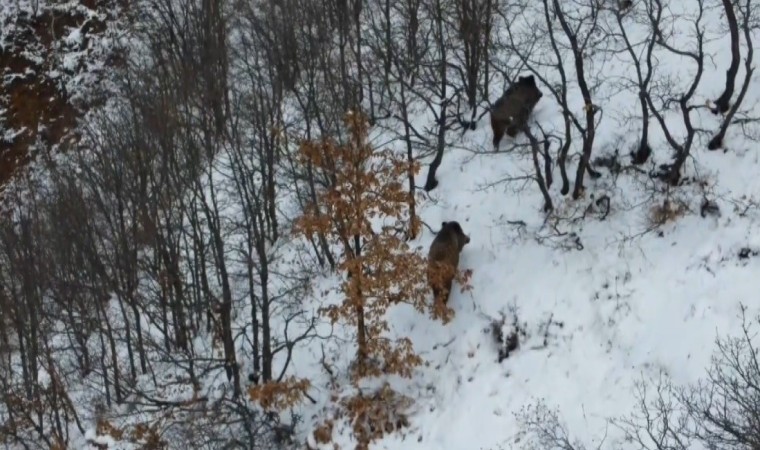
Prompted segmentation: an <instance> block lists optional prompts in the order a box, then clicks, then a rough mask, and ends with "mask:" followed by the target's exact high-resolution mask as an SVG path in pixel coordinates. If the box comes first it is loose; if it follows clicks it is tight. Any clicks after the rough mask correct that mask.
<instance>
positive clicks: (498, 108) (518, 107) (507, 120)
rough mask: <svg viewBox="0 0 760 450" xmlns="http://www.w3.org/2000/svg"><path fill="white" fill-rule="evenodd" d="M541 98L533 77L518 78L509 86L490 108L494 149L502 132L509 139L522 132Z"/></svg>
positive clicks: (541, 95)
mask: <svg viewBox="0 0 760 450" xmlns="http://www.w3.org/2000/svg"><path fill="white" fill-rule="evenodd" d="M543 96H544V94H543V93H542V92H541V91H540V90H539V89H538V86H536V79H535V78H534V77H533V75H528V76H527V77H520V78H519V79H518V80H517V82H515V83H513V84H512V85H511V86H509V89H507V90H506V92H504V95H502V96H501V97H499V99H498V100H496V103H494V104H493V106H492V107H491V129H492V130H493V145H494V148H498V147H499V142H501V138H502V137H503V136H504V132H506V133H507V135H508V136H509V137H515V136H517V133H519V132H520V131H522V129H523V128H524V127H525V125H527V123H528V118H529V117H530V114H531V112H533V108H535V106H536V103H538V101H539V100H540V99H541V97H543Z"/></svg>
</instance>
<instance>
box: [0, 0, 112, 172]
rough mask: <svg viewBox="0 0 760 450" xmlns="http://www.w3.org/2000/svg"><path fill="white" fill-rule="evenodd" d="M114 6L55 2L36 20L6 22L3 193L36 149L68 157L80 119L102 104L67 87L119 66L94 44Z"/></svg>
mask: <svg viewBox="0 0 760 450" xmlns="http://www.w3.org/2000/svg"><path fill="white" fill-rule="evenodd" d="M41 3H43V2H41ZM114 3H115V2H111V1H109V2H103V1H96V0H82V1H80V2H78V3H76V2H65V3H62V2H51V3H48V4H45V5H41V6H40V7H39V9H38V10H37V12H36V14H34V13H32V12H30V11H24V10H19V11H18V13H17V14H13V13H11V14H10V15H8V16H6V17H5V18H3V17H0V20H2V22H3V23H0V30H3V31H1V32H0V75H1V76H2V78H1V80H2V84H1V87H2V91H0V92H1V94H0V187H1V186H3V185H4V184H5V183H6V182H7V181H8V180H10V179H11V178H12V177H13V175H14V174H15V173H16V172H17V170H18V169H19V168H20V167H23V166H24V165H25V164H26V163H28V162H29V161H30V159H31V157H32V154H31V152H30V150H31V149H32V148H33V147H34V145H35V143H37V142H39V143H40V144H41V145H42V146H43V148H49V149H53V150H55V151H66V150H67V149H68V148H70V147H71V146H72V145H73V144H75V143H76V141H77V140H78V136H77V133H76V125H77V119H79V118H80V117H81V116H82V115H83V114H84V113H85V112H86V111H87V109H88V108H89V107H90V106H92V104H93V101H94V100H95V99H94V98H87V99H86V100H85V97H87V96H85V97H83V96H81V95H80V96H77V95H75V93H72V92H68V89H67V83H71V82H72V80H74V81H75V84H76V85H77V86H80V85H82V86H83V85H85V84H88V83H89V84H90V85H92V84H97V83H98V80H99V79H100V78H101V77H100V76H99V72H103V69H104V68H105V67H107V65H109V64H113V63H114V62H115V59H114V57H113V56H114V55H109V54H107V53H108V50H106V51H105V53H104V49H103V46H102V43H98V44H96V43H95V42H94V38H96V37H98V36H101V35H102V34H104V33H105V31H106V28H107V24H108V22H109V21H111V20H113V19H114V18H113V17H111V16H109V14H112V13H113V12H114V11H116V9H115V8H114V6H115V4H114ZM97 60H100V61H97ZM93 63H96V64H93ZM90 87H91V86H83V90H86V89H88V88H90Z"/></svg>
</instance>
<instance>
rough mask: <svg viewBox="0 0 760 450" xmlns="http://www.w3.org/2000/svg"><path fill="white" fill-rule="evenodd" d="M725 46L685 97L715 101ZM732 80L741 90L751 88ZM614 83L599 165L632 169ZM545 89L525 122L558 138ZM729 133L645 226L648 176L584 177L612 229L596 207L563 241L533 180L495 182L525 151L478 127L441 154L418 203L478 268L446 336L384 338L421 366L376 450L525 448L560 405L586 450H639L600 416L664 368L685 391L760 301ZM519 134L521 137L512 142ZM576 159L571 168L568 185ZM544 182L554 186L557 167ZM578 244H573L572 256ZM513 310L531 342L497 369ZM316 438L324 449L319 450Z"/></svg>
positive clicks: (409, 330)
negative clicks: (498, 322)
mask: <svg viewBox="0 0 760 450" xmlns="http://www.w3.org/2000/svg"><path fill="white" fill-rule="evenodd" d="M755 35H757V33H755ZM724 36H725V35H724ZM755 39H757V37H755ZM726 47H727V43H726V40H725V38H724V39H721V40H718V41H715V42H711V43H710V44H709V45H708V52H712V54H715V55H716V56H717V57H716V60H715V62H714V66H713V64H712V63H707V67H706V73H705V79H704V80H703V81H702V83H701V85H700V89H699V90H698V97H697V98H696V99H695V100H694V103H695V104H703V103H704V101H705V100H708V99H714V98H715V97H717V95H718V94H719V93H720V88H721V87H722V86H723V83H724V78H723V77H724V76H725V75H724V72H723V71H722V70H720V68H721V67H724V66H725V65H727V63H728V60H727V58H728V57H727V56H726V55H725V54H726V53H727V52H720V51H717V49H719V48H726ZM663 62H664V61H663ZM668 63H669V64H661V65H660V66H658V68H657V70H658V71H662V72H670V73H677V72H678V71H681V70H685V71H687V72H686V73H688V67H683V66H682V65H680V64H679V63H678V62H676V61H672V60H671V61H668ZM628 68H629V66H623V65H617V66H616V67H609V68H605V73H610V79H612V78H613V77H614V76H615V75H616V74H618V73H620V72H621V71H625V70H628ZM740 72H741V73H740V75H739V78H738V79H741V78H742V77H743V70H741V71H740ZM682 79H683V80H684V82H688V81H690V79H689V78H688V77H683V78H682ZM752 83H753V84H752V87H751V88H750V95H749V96H748V98H747V100H746V101H747V103H745V107H746V108H747V109H748V110H750V111H757V108H756V106H755V105H756V102H757V98H758V97H757V96H758V94H760V92H759V91H758V90H757V88H756V87H757V86H758V84H757V75H755V76H754V80H753V82H752ZM539 88H542V86H539ZM607 88H608V91H606V92H604V91H602V92H599V93H598V94H597V95H598V98H605V101H606V103H604V104H603V108H604V110H605V117H604V122H603V125H602V126H601V127H600V129H599V133H598V135H597V141H596V144H595V156H601V155H605V154H607V155H608V154H611V153H612V150H613V149H619V150H620V153H621V162H623V163H626V162H627V156H623V155H627V152H628V149H630V148H633V146H634V144H636V143H637V139H638V136H639V134H638V132H637V131H636V128H635V127H636V126H637V125H638V124H637V123H636V122H635V121H631V120H627V119H626V118H625V114H626V113H627V110H631V109H633V107H632V106H631V105H634V106H636V107H637V105H636V104H635V103H632V102H633V101H635V96H634V95H631V93H630V92H628V93H618V94H615V93H614V92H613V90H612V89H611V88H610V87H609V85H608V86H607ZM544 93H545V95H544V97H543V99H542V100H541V101H540V102H539V104H538V106H537V108H536V110H535V113H534V116H535V117H536V121H538V122H540V123H541V125H542V126H543V127H545V128H549V129H557V130H559V129H561V116H560V115H559V110H558V107H557V106H556V104H555V103H554V102H553V100H552V99H551V98H549V96H548V95H546V90H544ZM605 94H608V95H609V97H607V96H606V95H605ZM578 103H579V102H577V101H575V102H574V103H573V104H578ZM750 115H751V114H750ZM695 117H698V119H697V120H698V125H697V126H702V127H704V128H706V129H709V130H713V129H717V126H718V125H719V122H718V120H717V119H716V118H715V117H713V116H712V115H710V114H709V113H700V114H695ZM667 119H668V123H676V125H677V122H674V121H676V120H679V116H678V115H669V116H668V117H667ZM616 124H617V125H616ZM671 126H673V125H671ZM680 128H682V127H680ZM680 128H679V127H677V126H676V129H679V130H680ZM737 128H738V127H733V128H732V129H730V131H729V136H728V137H727V139H726V142H727V145H728V147H729V150H728V151H727V152H723V151H718V152H709V151H707V150H706V148H705V146H706V141H707V139H709V136H708V137H707V138H705V139H701V140H699V141H698V144H697V145H696V146H695V148H694V150H693V152H692V154H693V159H692V160H690V162H689V163H688V164H687V166H686V168H685V171H686V176H692V177H695V178H696V179H697V180H698V181H700V182H704V183H706V185H707V186H709V188H706V189H704V191H702V190H700V189H699V188H698V187H696V186H683V187H679V188H677V189H675V190H674V192H673V193H672V195H674V196H675V197H676V198H681V199H682V200H683V201H685V202H686V204H687V205H688V207H689V212H687V213H686V214H685V215H684V216H683V217H680V218H677V219H676V220H675V221H674V222H673V223H668V224H665V225H663V226H662V227H660V228H658V229H655V230H652V231H649V232H647V229H648V227H649V224H648V221H647V217H648V215H649V210H650V208H651V207H652V206H653V205H654V204H655V201H659V202H661V201H662V199H663V198H664V197H663V196H656V197H655V200H649V199H647V198H646V197H645V195H646V194H645V190H644V189H645V187H646V186H647V184H646V183H647V177H646V176H645V175H640V174H626V175H621V176H620V177H616V178H617V179H616V180H615V181H613V179H614V178H613V176H612V175H611V174H609V173H608V171H607V170H605V169H601V170H602V171H603V176H602V178H600V179H599V180H596V181H593V180H590V179H588V177H587V181H586V183H585V184H586V187H587V191H588V193H590V194H595V195H596V198H599V196H601V195H603V194H606V195H608V196H609V197H610V200H611V212H610V214H609V215H608V216H607V217H606V218H604V220H601V219H600V218H599V215H598V214H597V215H594V214H591V215H590V216H589V217H587V218H586V219H585V220H583V221H580V222H577V223H570V222H569V221H560V222H559V227H558V231H559V232H561V233H568V234H567V235H564V236H563V235H560V233H559V232H558V231H557V230H553V229H552V227H551V223H547V221H546V219H545V216H544V215H543V213H542V212H541V207H542V205H543V200H542V198H541V196H540V193H539V191H538V188H537V186H536V185H535V184H534V182H533V181H530V182H529V183H527V185H525V186H523V184H521V182H515V183H512V184H511V185H509V184H506V183H502V184H500V185H498V186H488V185H489V183H493V182H494V181H496V180H499V179H504V178H507V177H520V176H522V175H524V174H525V173H530V172H532V170H533V169H532V165H531V164H532V161H531V160H530V158H529V156H528V155H525V154H521V153H519V151H514V152H510V153H505V152H503V151H502V152H499V153H491V154H476V153H475V152H482V151H484V150H488V149H489V147H490V145H491V144H490V138H491V133H490V129H489V125H488V117H487V116H486V117H484V118H483V119H482V120H481V121H480V122H479V123H478V129H477V131H475V132H468V133H467V134H465V136H464V137H463V139H462V142H459V143H457V144H458V145H457V147H462V148H451V149H448V150H447V152H446V154H445V155H444V158H443V164H442V166H441V168H440V169H439V172H438V177H437V178H438V180H439V183H440V184H439V187H438V188H437V189H435V190H434V191H432V192H431V196H430V197H431V198H430V200H429V201H425V202H423V203H422V204H421V205H420V210H421V216H422V218H423V220H424V221H425V222H426V223H427V224H428V225H430V226H431V227H432V228H433V229H435V230H437V229H438V228H439V227H440V223H441V222H442V221H449V220H457V221H459V222H460V223H461V224H462V226H463V228H464V231H465V233H467V234H469V235H470V237H471V239H472V241H471V242H470V244H468V245H467V246H466V247H465V249H464V251H463V253H462V255H461V260H460V268H462V269H472V270H473V278H472V281H471V284H472V286H473V289H472V290H471V291H470V292H467V293H466V294H462V293H460V292H459V291H458V290H455V293H453V294H452V296H451V299H450V306H452V307H453V308H454V310H455V311H456V316H455V318H454V320H453V321H452V322H451V323H450V324H448V325H446V326H443V325H440V324H438V323H433V322H432V321H430V320H429V319H427V318H425V317H423V316H421V315H420V314H419V313H416V312H415V311H413V310H411V309H407V308H404V307H396V308H395V309H394V310H393V311H392V312H391V313H390V316H389V322H390V323H391V324H393V328H394V329H393V332H394V333H397V334H398V335H404V336H409V337H410V339H411V340H412V342H413V343H414V345H415V348H416V349H417V351H418V352H419V353H420V354H421V355H423V356H424V358H425V359H426V361H427V362H428V364H429V365H428V366H427V367H423V368H421V369H420V370H419V371H418V372H417V373H416V375H415V376H414V378H413V379H412V380H409V381H404V382H399V383H396V384H395V387H396V388H398V389H400V391H401V392H402V393H404V394H406V395H410V396H412V397H413V398H415V399H416V405H415V411H416V413H415V414H413V415H412V416H411V422H412V425H411V430H409V432H408V433H405V434H406V436H404V437H402V436H400V435H392V436H389V437H386V438H384V439H383V440H381V441H378V442H376V443H375V444H374V445H373V446H372V447H371V448H373V449H375V448H376V449H392V450H402V449H420V450H426V449H430V450H433V449H435V450H460V449H474V448H478V449H496V448H499V446H500V445H501V446H504V448H512V447H510V446H514V448H520V443H519V441H520V440H519V439H518V437H519V434H520V433H519V432H520V428H519V423H518V419H517V417H516V415H515V414H516V413H518V412H520V411H521V409H522V408H523V407H525V406H528V405H531V404H536V403H537V402H538V401H539V400H543V402H544V403H545V404H546V405H547V406H549V407H550V408H552V409H554V408H556V409H557V411H558V413H559V416H560V418H561V420H562V421H563V422H564V423H565V424H566V425H567V428H568V430H569V432H570V434H571V435H572V436H573V438H578V439H579V440H580V441H581V442H583V443H585V444H586V445H587V447H588V448H596V445H598V444H599V442H600V440H601V439H602V438H603V437H604V439H605V441H604V445H603V447H602V448H605V449H607V448H609V449H629V448H630V449H633V448H636V447H635V446H634V445H633V444H631V443H626V442H623V441H621V435H620V434H619V433H618V432H616V430H614V429H611V428H610V427H609V426H608V424H607V420H608V419H609V418H614V417H617V416H621V415H626V414H628V413H630V412H632V411H633V408H634V406H635V405H634V402H635V397H634V384H635V383H636V382H637V381H640V380H644V381H647V382H649V381H651V380H652V379H656V378H657V377H658V376H659V374H660V373H664V374H667V375H668V376H669V377H670V379H671V380H673V382H674V383H676V384H679V385H682V384H686V383H692V382H695V381H697V379H698V378H700V377H702V376H703V375H704V369H705V368H706V367H707V364H708V362H709V358H710V356H711V354H712V352H713V350H714V349H715V346H714V340H715V338H716V336H723V335H725V334H733V333H737V332H738V331H739V330H740V328H739V324H740V304H744V305H746V306H748V307H749V309H750V311H753V312H757V311H758V308H759V307H760V298H759V297H758V296H757V288H756V286H757V273H758V270H760V261H759V260H758V258H757V257H754V256H750V257H749V258H747V259H740V258H739V253H740V251H741V249H742V248H744V247H749V248H750V249H757V248H758V244H760V242H758V241H759V240H760V229H759V226H758V220H757V219H758V209H757V207H756V206H752V207H750V209H749V210H748V211H747V212H746V213H744V214H742V213H741V211H742V210H743V209H744V208H743V207H742V206H741V205H748V204H750V203H749V199H752V200H756V199H757V198H758V195H760V186H759V185H758V181H757V175H756V174H757V173H758V170H760V167H758V156H757V151H756V145H755V144H754V143H752V142H749V141H745V140H744V139H743V138H742V137H741V135H740V133H739V132H738V130H737ZM651 131H652V132H653V133H652V134H653V137H652V140H651V144H652V147H653V148H654V149H655V156H656V157H657V158H658V160H657V161H656V163H664V162H668V159H669V155H670V152H669V148H667V145H666V143H665V142H664V139H663V137H662V134H661V132H660V131H659V127H658V126H657V125H656V124H654V125H653V127H652V130H651ZM505 139H508V138H505ZM517 141H518V142H525V141H526V140H525V138H524V137H520V136H518V138H517ZM507 147H509V144H508V143H502V150H504V149H505V148H507ZM575 164H576V163H575V162H573V163H571V164H569V165H568V168H569V169H570V168H572V173H573V174H574V170H575ZM651 166H652V167H654V166H655V163H651ZM646 168H647V170H648V169H649V164H648V165H647V167H646ZM554 175H555V180H558V179H559V173H558V171H557V170H556V169H555V171H554ZM424 176H425V172H424V171H423V173H421V174H420V175H419V176H418V177H417V185H422V184H424ZM571 182H572V178H571ZM558 190H559V188H558V187H557V186H556V181H555V186H552V188H551V193H552V197H553V200H554V201H555V203H556V204H557V205H556V207H557V210H558V212H557V215H558V216H560V217H561V216H569V215H572V214H577V213H578V212H579V211H580V212H582V211H583V209H585V208H586V207H587V206H588V205H589V204H591V203H593V200H592V199H591V198H590V196H589V195H588V194H587V196H586V198H583V199H580V200H578V201H573V200H571V199H570V198H569V196H568V198H566V199H562V198H561V196H560V194H559V192H558ZM703 195H704V196H707V197H709V198H711V199H712V200H713V201H715V202H716V203H717V205H718V206H719V207H720V211H721V216H720V217H718V218H716V217H712V216H707V217H705V218H702V217H700V215H699V208H700V201H701V199H702V196H703ZM517 221H522V222H524V227H521V226H518V225H513V224H511V223H510V222H512V223H514V222H517ZM570 233H575V234H576V235H577V238H578V239H579V242H580V243H581V244H582V250H578V249H577V246H576V244H577V241H576V240H575V239H574V237H573V236H572V235H570ZM433 237H434V235H433V234H432V233H431V232H430V231H429V230H428V229H427V228H425V230H424V233H423V235H422V236H421V237H420V238H419V239H418V240H417V242H415V243H414V244H415V245H419V246H421V247H422V248H425V249H426V248H427V246H428V245H429V244H430V243H431V242H432V239H433ZM511 311H516V317H517V318H518V320H519V321H520V322H521V323H523V324H524V329H525V331H526V333H527V337H526V338H524V339H523V340H522V342H521V346H520V348H519V349H518V350H516V351H515V352H514V353H512V354H511V355H510V356H509V358H507V359H505V360H504V361H502V362H501V363H499V362H497V355H498V349H497V348H496V346H495V343H494V340H493V338H492V337H491V334H490V330H489V324H490V322H491V321H492V320H493V319H496V318H498V317H499V315H500V313H504V314H507V316H509V315H510V314H511ZM550 318H551V319H552V321H556V322H561V323H562V325H563V326H562V327H559V326H557V325H550V326H549V328H548V338H547V339H546V341H547V345H545V346H544V345H543V341H544V333H545V332H546V329H547V323H548V321H549V319H550ZM344 352H347V351H344ZM313 382H314V384H315V385H319V383H318V382H316V381H314V380H313ZM326 396H327V394H325V395H324V397H325V398H326ZM319 407H321V405H318V406H317V407H316V408H315V412H313V414H314V416H315V417H317V419H321V418H322V416H321V415H320V414H319V413H318V412H316V411H319V409H318V408H319ZM310 412H311V411H310ZM306 415H307V416H311V414H306ZM342 430H346V428H343V429H342ZM333 439H334V442H335V443H336V444H338V445H339V446H340V447H341V448H353V445H355V442H354V441H353V438H352V437H351V435H350V432H348V431H340V429H339V431H336V432H335V433H333ZM310 442H312V444H311V445H312V447H314V448H316V442H314V441H313V440H310ZM331 445H332V443H331V444H327V445H323V446H322V447H319V448H324V449H327V448H332V447H331Z"/></svg>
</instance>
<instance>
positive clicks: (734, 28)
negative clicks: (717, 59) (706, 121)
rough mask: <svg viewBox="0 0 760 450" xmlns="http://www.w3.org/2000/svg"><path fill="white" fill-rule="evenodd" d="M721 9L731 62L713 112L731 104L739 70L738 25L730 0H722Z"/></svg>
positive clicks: (722, 109)
mask: <svg viewBox="0 0 760 450" xmlns="http://www.w3.org/2000/svg"><path fill="white" fill-rule="evenodd" d="M722 2H723V11H724V12H725V13H726V20H727V21H728V31H729V34H730V35H731V64H730V65H729V66H728V70H727V71H726V87H725V88H724V89H723V93H722V94H721V95H720V97H718V99H717V100H715V109H714V110H713V112H714V113H721V114H723V113H725V112H726V111H728V108H729V106H730V104H731V97H732V96H733V95H734V85H735V84H736V74H737V73H738V72H739V58H740V56H739V25H738V23H737V21H736V13H735V12H734V5H733V3H732V0H722Z"/></svg>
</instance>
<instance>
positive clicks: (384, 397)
mask: <svg viewBox="0 0 760 450" xmlns="http://www.w3.org/2000/svg"><path fill="white" fill-rule="evenodd" d="M411 404H412V400H411V399H410V398H408V397H405V396H401V395H399V394H398V393H396V392H395V391H394V390H393V389H391V388H390V386H389V385H388V384H385V385H384V386H383V387H382V388H380V389H379V390H378V391H377V392H375V393H374V394H373V395H371V396H368V397H366V396H363V395H361V394H359V395H356V396H353V397H349V398H347V399H345V400H344V401H343V407H344V408H345V409H346V411H347V412H348V413H349V415H350V416H351V418H352V425H353V430H354V434H355V435H356V439H357V441H358V442H359V445H358V446H357V448H359V449H366V448H369V443H370V442H372V441H373V440H375V439H379V438H381V437H383V435H385V434H390V433H392V432H394V431H398V430H400V429H402V428H406V427H408V426H409V419H408V418H407V416H406V413H405V410H406V409H407V408H408V407H409V406H411Z"/></svg>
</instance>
